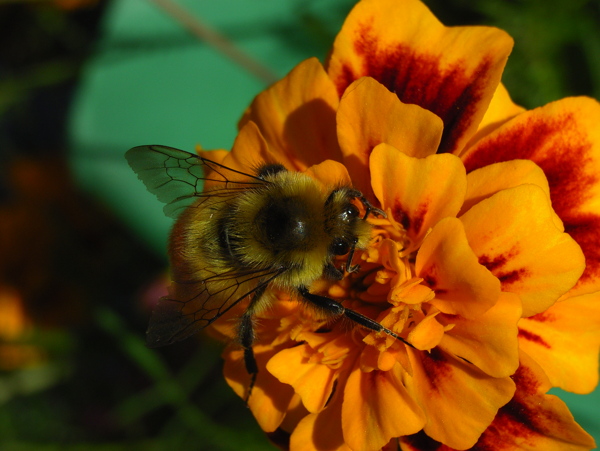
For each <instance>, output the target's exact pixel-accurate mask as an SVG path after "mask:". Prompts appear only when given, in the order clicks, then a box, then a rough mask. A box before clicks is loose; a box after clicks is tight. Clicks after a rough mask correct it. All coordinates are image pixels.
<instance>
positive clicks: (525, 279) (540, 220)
mask: <svg viewBox="0 0 600 451" xmlns="http://www.w3.org/2000/svg"><path fill="white" fill-rule="evenodd" d="M460 220H461V221H462V222H463V224H464V226H465V231H466V234H467V238H468V240H469V244H470V245H471V247H472V249H473V251H474V252H475V254H477V256H478V257H479V262H480V263H481V264H483V265H484V266H486V267H487V268H488V269H489V270H490V271H491V272H492V273H493V274H494V275H495V276H496V277H498V279H500V282H502V290H503V291H510V292H513V293H516V294H518V295H519V296H520V298H521V301H522V302H523V315H524V316H531V315H535V314H536V313H540V312H543V311H544V310H546V309H547V308H548V307H550V306H551V305H552V304H553V303H554V302H555V301H556V300H557V299H558V298H559V297H560V296H562V295H563V294H564V293H566V292H567V291H568V290H569V289H570V288H572V287H573V285H575V283H576V282H577V280H578V278H579V276H580V275H581V273H582V272H583V269H584V267H585V260H584V257H583V254H582V252H581V249H580V248H579V246H578V245H577V243H576V242H575V241H574V240H573V239H572V238H571V237H570V236H569V235H567V234H566V233H563V232H562V231H561V230H560V229H558V228H557V227H556V225H555V224H554V221H553V213H552V209H551V207H550V203H549V201H548V198H547V196H546V194H545V193H544V191H543V190H542V189H541V188H539V187H538V186H535V185H521V186H518V187H516V188H510V189H506V190H503V191H500V192H498V193H496V194H494V195H493V196H491V197H489V198H488V199H485V200H483V201H481V202H479V203H478V204H476V205H474V206H473V207H472V208H471V209H470V210H469V211H467V212H466V213H465V214H464V215H462V216H461V217H460Z"/></svg>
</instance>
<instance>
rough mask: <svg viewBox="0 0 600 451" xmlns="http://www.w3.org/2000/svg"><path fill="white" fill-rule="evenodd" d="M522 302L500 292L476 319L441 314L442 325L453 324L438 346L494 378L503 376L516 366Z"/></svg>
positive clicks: (512, 370)
mask: <svg viewBox="0 0 600 451" xmlns="http://www.w3.org/2000/svg"><path fill="white" fill-rule="evenodd" d="M520 318H521V300H520V299H519V297H518V296H517V295H516V294H513V293H501V294H500V298H499V299H498V302H497V303H496V305H494V306H493V307H492V308H491V309H489V310H488V311H487V312H485V313H484V314H483V315H481V316H480V317H478V318H477V319H476V320H465V319H464V318H462V317H459V316H451V315H445V314H443V313H442V314H440V315H438V321H439V322H440V323H441V324H443V325H444V326H447V325H450V324H453V325H454V327H453V328H452V329H450V330H447V331H446V333H445V334H444V338H443V339H442V342H441V343H440V346H439V347H440V349H442V350H444V351H446V352H447V353H448V354H451V355H455V356H457V357H460V358H463V359H466V360H467V361H469V362H471V363H472V364H473V365H475V366H476V367H477V368H479V369H480V370H482V371H483V372H485V373H486V374H489V375H490V376H493V377H506V376H510V375H511V374H513V373H514V372H515V371H516V369H517V368H518V366H519V343H518V340H517V332H518V329H517V322H518V321H519V319H520Z"/></svg>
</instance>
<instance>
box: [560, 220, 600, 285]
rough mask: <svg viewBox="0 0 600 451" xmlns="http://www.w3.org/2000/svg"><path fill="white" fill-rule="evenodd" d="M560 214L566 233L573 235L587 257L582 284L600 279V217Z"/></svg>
mask: <svg viewBox="0 0 600 451" xmlns="http://www.w3.org/2000/svg"><path fill="white" fill-rule="evenodd" d="M557 213H558V214H559V216H560V218H561V219H562V220H563V222H564V225H565V232H567V233H568V234H569V235H571V238H573V239H574V240H575V241H577V244H579V246H581V250H582V251H583V254H584V255H585V265H586V267H585V271H584V273H583V275H582V276H581V279H580V282H586V281H590V280H592V279H596V278H598V277H600V246H598V243H600V216H598V215H594V214H584V213H580V214H576V213H574V214H568V213H567V214H564V213H563V214H562V215H561V214H560V212H558V210H557Z"/></svg>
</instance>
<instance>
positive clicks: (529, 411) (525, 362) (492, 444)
mask: <svg viewBox="0 0 600 451" xmlns="http://www.w3.org/2000/svg"><path fill="white" fill-rule="evenodd" d="M513 379H514V381H515V383H516V384H517V391H516V392H515V396H514V398H513V399H512V400H511V401H510V402H509V403H508V404H506V405H505V406H504V407H502V408H501V409H500V410H499V411H498V415H497V416H496V418H495V419H494V422H493V423H492V424H491V426H490V427H489V428H488V429H487V430H486V431H485V432H484V433H483V435H482V436H481V438H480V439H479V441H478V442H477V444H476V445H475V446H474V447H473V448H472V449H473V451H483V450H489V449H493V450H497V451H512V450H515V449H519V450H526V451H527V450H529V451H537V450H544V451H546V450H547V451H584V450H590V449H593V448H594V447H595V443H594V439H593V438H592V437H591V436H590V435H588V434H587V433H586V432H585V431H584V430H583V429H582V428H581V427H580V426H579V425H578V424H577V423H576V422H575V420H574V419H573V416H572V415H571V412H569V409H568V408H567V406H566V405H565V403H564V402H562V401H561V400H560V398H558V397H557V396H553V395H546V394H545V393H546V391H547V390H548V389H549V388H550V383H549V382H548V380H547V378H546V376H545V374H544V372H543V371H542V369H541V368H540V367H539V366H538V365H537V364H536V363H535V362H534V361H533V360H532V359H531V357H529V356H528V355H527V354H526V353H521V366H520V367H519V370H518V371H517V372H516V373H515V375H514V376H513Z"/></svg>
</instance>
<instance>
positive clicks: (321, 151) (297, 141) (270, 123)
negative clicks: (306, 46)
mask: <svg viewBox="0 0 600 451" xmlns="http://www.w3.org/2000/svg"><path fill="white" fill-rule="evenodd" d="M338 103H339V98H338V95H337V92H336V89H335V86H334V85H333V83H332V81H331V80H330V79H329V77H328V76H327V74H326V73H325V70H324V69H323V66H321V63H319V61H318V60H317V59H316V58H310V59H308V60H306V61H303V62H302V63H300V64H299V65H298V66H296V67H295V68H294V69H292V71H291V72H290V73H289V74H288V75H287V76H286V77H285V78H283V79H282V80H280V81H278V82H277V83H275V84H274V85H273V86H271V87H270V88H268V89H267V90H265V91H263V92H261V93H260V94H259V95H258V96H256V98H255V99H254V101H253V102H252V104H251V105H250V107H249V108H248V110H247V111H246V113H245V114H244V117H243V118H242V119H241V121H240V128H241V127H242V126H243V125H244V124H246V122H248V121H254V122H256V124H257V125H258V128H259V129H260V131H261V132H262V134H263V136H264V137H265V139H266V140H267V142H268V143H269V146H270V147H271V148H272V150H273V151H274V152H277V153H281V154H283V155H284V156H285V157H282V158H285V159H288V160H290V161H291V162H292V163H293V164H294V167H295V168H296V169H298V170H304V169H306V168H307V167H309V166H312V165H313V164H316V163H320V162H321V161H323V160H328V159H330V160H337V161H341V153H340V149H339V147H338V144H337V136H336V127H335V112H336V110H337V108H338Z"/></svg>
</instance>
